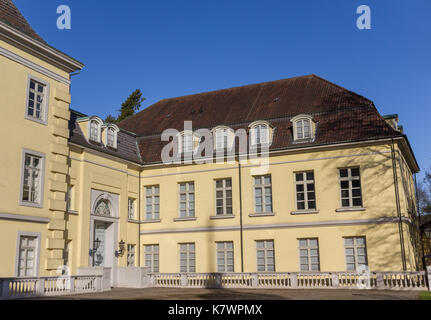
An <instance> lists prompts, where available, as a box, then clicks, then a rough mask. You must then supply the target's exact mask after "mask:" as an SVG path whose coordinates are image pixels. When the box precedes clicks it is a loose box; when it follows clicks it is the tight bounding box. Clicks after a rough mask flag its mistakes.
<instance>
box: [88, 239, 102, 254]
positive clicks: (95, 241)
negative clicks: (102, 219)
mask: <svg viewBox="0 0 431 320" xmlns="http://www.w3.org/2000/svg"><path fill="white" fill-rule="evenodd" d="M101 242H102V241H100V239H99V238H96V240H94V241H93V249H90V252H89V254H90V256H93V255H94V254H95V253H96V251H97V249H99V247H100V243H101Z"/></svg>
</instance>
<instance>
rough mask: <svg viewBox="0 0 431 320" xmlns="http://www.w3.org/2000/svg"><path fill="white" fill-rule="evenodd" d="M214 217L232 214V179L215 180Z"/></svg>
mask: <svg viewBox="0 0 431 320" xmlns="http://www.w3.org/2000/svg"><path fill="white" fill-rule="evenodd" d="M215 196H216V215H231V214H232V179H217V180H215Z"/></svg>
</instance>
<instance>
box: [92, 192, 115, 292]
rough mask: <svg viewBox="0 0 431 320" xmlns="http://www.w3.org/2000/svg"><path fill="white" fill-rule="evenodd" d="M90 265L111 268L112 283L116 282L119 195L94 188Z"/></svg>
mask: <svg viewBox="0 0 431 320" xmlns="http://www.w3.org/2000/svg"><path fill="white" fill-rule="evenodd" d="M92 193H93V194H92V196H93V201H92V203H93V205H92V210H91V218H90V259H89V266H91V267H98V268H110V269H111V285H115V283H116V279H115V278H116V277H115V276H116V270H117V258H116V257H115V250H116V243H118V209H117V208H118V205H117V203H118V199H117V197H118V195H114V194H110V193H106V192H100V191H96V190H92Z"/></svg>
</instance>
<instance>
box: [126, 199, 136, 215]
mask: <svg viewBox="0 0 431 320" xmlns="http://www.w3.org/2000/svg"><path fill="white" fill-rule="evenodd" d="M135 203H136V199H135V198H130V197H129V198H128V199H127V218H128V219H129V220H135Z"/></svg>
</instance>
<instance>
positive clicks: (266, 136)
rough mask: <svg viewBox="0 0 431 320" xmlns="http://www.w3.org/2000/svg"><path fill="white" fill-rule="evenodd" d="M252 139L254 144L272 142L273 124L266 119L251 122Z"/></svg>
mask: <svg viewBox="0 0 431 320" xmlns="http://www.w3.org/2000/svg"><path fill="white" fill-rule="evenodd" d="M249 127H250V128H251V130H250V139H251V143H252V144H253V145H259V144H270V142H271V126H270V125H269V123H267V122H266V121H256V122H253V123H252V124H250V126H249Z"/></svg>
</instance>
